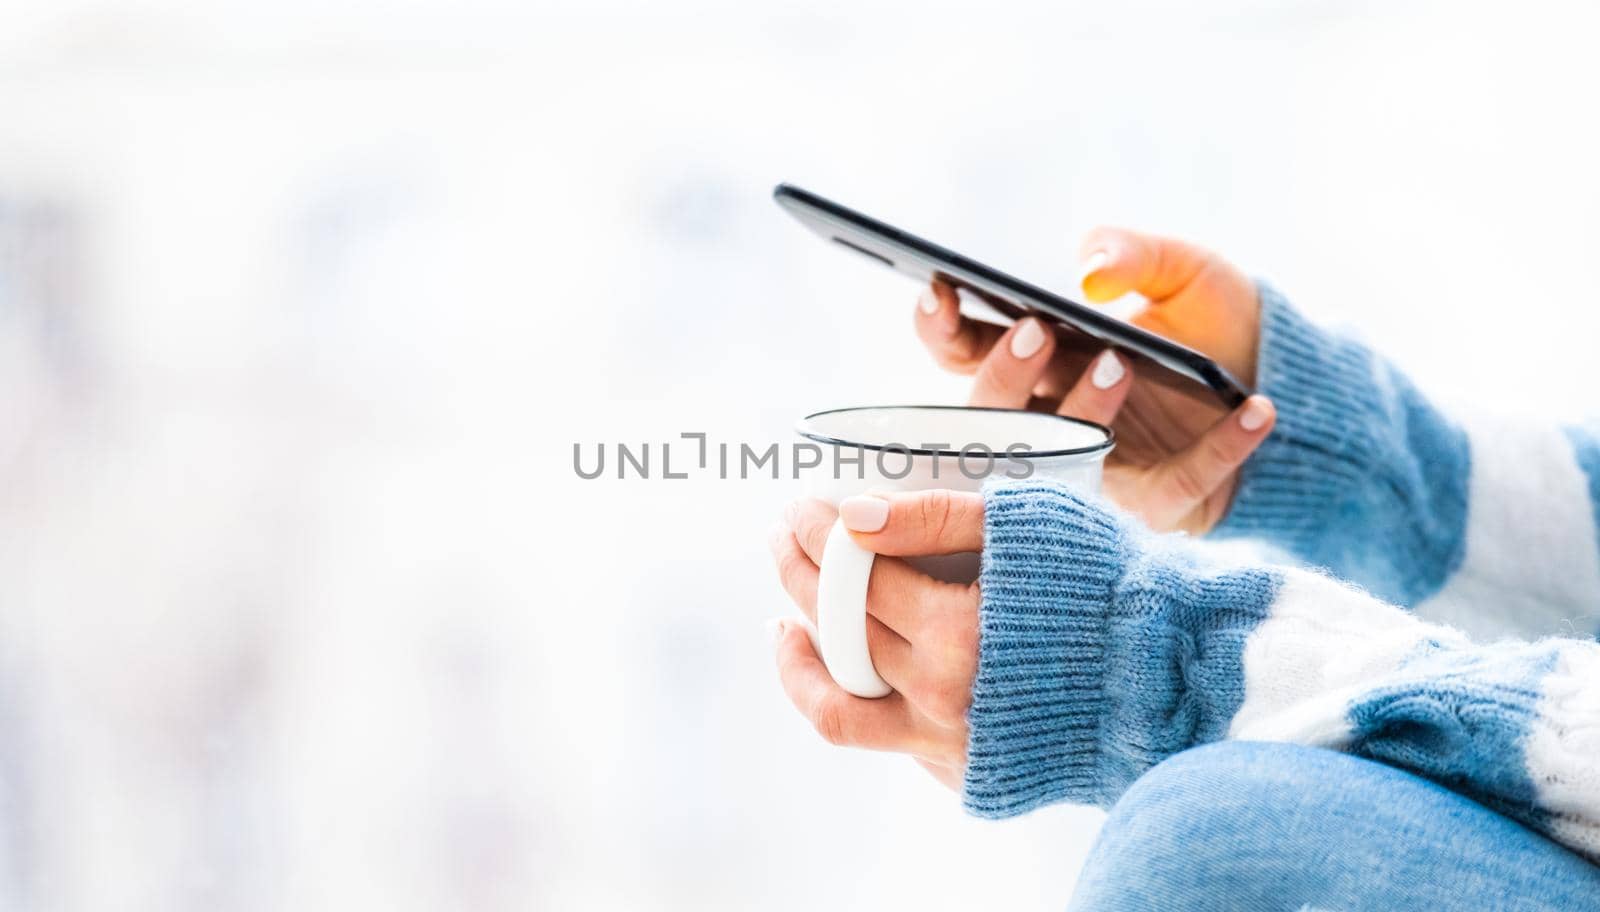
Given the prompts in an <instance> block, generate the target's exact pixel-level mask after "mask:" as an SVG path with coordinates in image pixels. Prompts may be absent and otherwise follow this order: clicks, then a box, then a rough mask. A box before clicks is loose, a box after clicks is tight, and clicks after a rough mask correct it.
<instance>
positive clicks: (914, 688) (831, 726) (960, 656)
mask: <svg viewBox="0 0 1600 912" xmlns="http://www.w3.org/2000/svg"><path fill="white" fill-rule="evenodd" d="M836 516H837V517H841V518H843V520H844V524H845V526H846V527H847V528H849V529H850V530H851V534H852V537H854V538H855V540H856V541H857V542H858V543H860V545H861V546H862V547H863V548H866V549H867V550H869V551H872V552H875V553H876V554H878V555H879V557H878V559H877V560H876V561H874V562H873V567H872V578H871V581H870V582H869V583H868V585H867V646H868V648H869V649H870V650H871V653H872V662H873V664H874V665H875V666H876V667H877V669H878V674H879V675H880V676H881V677H882V678H883V679H884V680H885V681H887V682H888V683H889V686H891V687H893V688H894V693H892V694H890V695H889V696H887V697H884V698H883V699H881V700H868V699H864V698H862V697H856V696H852V695H850V694H848V693H846V692H845V691H844V690H843V689H841V688H840V687H839V685H838V684H835V683H834V681H833V678H832V677H830V676H829V675H828V669H827V668H826V667H824V666H823V664H822V660H821V659H820V658H818V656H817V653H816V650H815V648H814V647H813V646H812V642H811V639H810V637H809V636H808V631H807V630H806V628H805V625H803V624H801V623H799V622H798V621H794V620H791V621H778V622H776V625H777V626H776V629H775V634H774V639H775V641H776V648H777V653H778V655H777V658H778V674H779V676H780V677H781V678H782V679H783V689H784V692H786V693H787V694H788V695H789V699H790V700H791V701H792V702H793V703H794V705H795V708H796V709H798V710H800V712H801V714H803V715H804V716H805V717H806V718H807V719H809V720H811V724H812V725H813V726H815V727H816V729H817V732H818V733H819V734H820V735H822V737H823V738H824V739H825V740H827V741H828V742H829V743H830V744H837V745H847V746H851V747H865V748H871V749H873V750H886V751H896V752H898V753H903V754H910V755H911V756H912V757H914V758H915V759H916V761H917V762H918V763H920V764H921V765H922V766H923V768H924V769H926V770H927V771H928V772H930V773H932V774H933V776H934V778H936V779H938V780H939V781H940V782H942V783H944V784H945V785H947V786H949V787H950V788H952V789H954V790H956V791H960V790H961V783H962V776H963V774H964V773H965V771H966V766H967V707H968V705H969V704H970V703H971V702H972V681H973V678H974V677H975V676H976V675H977V673H978V584H977V583H975V582H974V583H971V584H969V585H961V584H958V583H946V582H941V581H939V580H936V579H934V578H933V577H931V576H928V575H926V574H923V573H920V572H918V571H916V570H914V569H912V568H911V566H910V565H908V564H907V563H906V562H905V561H903V560H898V559H896V558H897V557H920V556H926V555H935V554H958V553H961V552H967V551H979V550H981V549H982V548H983V497H982V496H980V495H978V494H965V493H959V492H956V491H915V492H908V493H897V494H870V495H863V496H859V497H851V498H848V499H846V500H845V501H844V502H843V503H841V504H840V505H839V510H838V512H837V513H835V512H834V510H833V508H832V507H830V506H828V505H827V503H825V502H823V501H820V500H803V501H796V502H795V503H793V504H791V505H790V506H789V509H788V511H787V512H786V513H785V516H784V519H783V521H782V522H780V523H779V524H778V526H777V527H776V528H775V529H774V530H773V535H772V540H771V543H770V544H771V547H772V555H773V559H774V560H775V561H776V562H777V565H778V575H779V577H781V578H782V580H783V587H784V589H786V590H787V591H788V593H789V597H790V598H792V599H794V601H795V604H797V605H799V606H800V610H801V611H803V612H804V613H805V615H806V617H807V618H809V619H810V620H811V621H812V622H813V623H815V622H816V619H817V575H818V572H819V571H818V569H817V568H818V567H820V566H821V564H822V550H823V547H824V546H825V545H826V544H827V541H828V533H829V531H830V530H831V529H832V527H833V521H834V518H835V517H836Z"/></svg>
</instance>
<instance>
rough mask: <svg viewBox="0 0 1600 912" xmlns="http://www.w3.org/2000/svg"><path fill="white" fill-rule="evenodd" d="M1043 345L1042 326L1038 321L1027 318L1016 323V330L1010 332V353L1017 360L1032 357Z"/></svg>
mask: <svg viewBox="0 0 1600 912" xmlns="http://www.w3.org/2000/svg"><path fill="white" fill-rule="evenodd" d="M1043 345H1044V327H1043V326H1040V325H1039V321H1038V320H1035V319H1032V318H1029V319H1026V320H1023V321H1022V322H1021V323H1020V324H1018V325H1017V331H1016V332H1014V333H1012V334H1011V355H1012V357H1015V358H1017V359H1018V360H1026V359H1028V358H1032V357H1033V356H1034V355H1035V354H1037V353H1038V351H1039V349H1040V348H1041V347H1043Z"/></svg>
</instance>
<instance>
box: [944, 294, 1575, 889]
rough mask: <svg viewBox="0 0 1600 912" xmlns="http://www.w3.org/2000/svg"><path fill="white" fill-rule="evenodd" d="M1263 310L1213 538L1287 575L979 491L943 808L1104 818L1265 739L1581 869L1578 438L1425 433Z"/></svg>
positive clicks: (1327, 341)
mask: <svg viewBox="0 0 1600 912" xmlns="http://www.w3.org/2000/svg"><path fill="white" fill-rule="evenodd" d="M1263 306H1264V321H1263V322H1264V327H1265V328H1264V331H1263V338H1262V349H1261V368H1260V376H1261V384H1262V387H1263V390H1264V392H1266V393H1267V394H1268V395H1270V396H1271V397H1272V398H1273V399H1274V401H1275V402H1276V403H1277V405H1278V408H1279V416H1280V417H1279V423H1278V427H1277V429H1276V430H1275V431H1274V433H1273V435H1272V437H1271V438H1270V439H1269V441H1268V442H1267V443H1266V444H1265V445H1264V446H1263V447H1262V448H1261V450H1260V451H1259V452H1258V453H1257V455H1256V456H1254V457H1253V458H1252V460H1251V462H1250V463H1249V464H1248V465H1247V466H1246V468H1245V469H1244V471H1243V472H1242V474H1241V482H1240V488H1239V491H1238V493H1237V495H1236V499H1235V502H1234V505H1233V507H1232V510H1231V512H1230V513H1229V516H1228V518H1227V520H1226V521H1225V523H1224V525H1223V527H1222V528H1221V529H1220V530H1219V532H1220V533H1221V534H1222V535H1224V536H1236V537H1239V536H1249V537H1255V538H1260V539H1264V540H1266V541H1268V542H1270V543H1272V544H1274V545H1275V546H1277V547H1278V548H1280V549H1281V550H1282V551H1283V552H1284V553H1285V554H1286V556H1287V557H1288V558H1290V559H1291V561H1290V563H1291V564H1297V565H1298V566H1294V565H1276V564H1264V563H1248V562H1247V563H1239V562H1237V561H1233V562H1230V561H1226V560H1223V559H1222V558H1221V556H1220V555H1219V553H1218V551H1217V549H1216V548H1214V547H1210V546H1206V545H1203V544H1200V543H1196V542H1193V541H1190V540H1187V539H1185V538H1182V537H1178V536H1165V537H1163V536H1156V535H1153V534H1150V533H1148V532H1146V531H1144V530H1143V529H1142V528H1140V527H1138V526H1137V525H1136V524H1135V523H1134V522H1133V521H1132V520H1129V519H1127V518H1125V517H1124V516H1123V515H1122V514H1120V513H1118V512H1117V511H1116V510H1114V509H1113V508H1111V507H1110V506H1109V505H1107V504H1105V503H1103V502H1101V501H1098V500H1096V499H1092V498H1085V497H1082V496H1080V495H1077V494H1074V493H1072V492H1070V491H1068V490H1066V489H1064V488H1061V487H1057V486H1054V485H1051V484H1049V483H1042V482H1023V483H1018V484H1002V485H996V486H993V487H991V488H989V489H988V490H987V491H986V494H985V500H986V518H985V524H986V529H985V536H986V537H985V548H984V555H983V570H982V576H981V579H980V587H981V589H982V593H983V603H982V611H981V625H982V629H981V646H980V654H979V668H978V675H977V679H976V682H975V684H974V687H973V703H972V708H971V710H970V713H969V722H970V730H971V733H970V741H969V751H968V767H967V773H966V782H965V789H964V800H965V802H966V804H967V806H968V808H969V809H970V810H972V811H973V812H974V813H977V814H980V815H984V816H1007V815H1010V814H1016V813H1020V812H1022V811H1026V810H1028V809H1030V808H1033V807H1036V806H1038V805H1041V804H1045V803H1050V802H1056V801H1072V802H1078V803H1089V804H1097V805H1108V804H1110V803H1111V802H1113V801H1114V800H1115V799H1116V798H1117V796H1118V795H1120V794H1121V793H1122V791H1123V790H1124V789H1126V788H1127V787H1128V786H1129V785H1130V784H1131V783H1132V782H1133V781H1134V779H1136V778H1137V777H1138V776H1139V775H1141V774H1142V773H1143V772H1144V771H1145V770H1147V769H1149V768H1150V767H1151V766H1153V765H1155V764H1156V763H1159V762H1160V761H1161V760H1162V759H1164V758H1166V757H1167V756H1170V755H1172V754H1173V753H1176V752H1178V751H1181V750H1184V749H1186V748H1188V747H1191V746H1194V745H1197V744H1201V743H1205V742H1208V741H1214V740H1218V739H1222V738H1239V739H1250V740H1269V741H1290V742H1295V743H1301V744H1309V745H1317V746H1324V747H1328V748H1333V749H1338V750H1345V751H1350V752H1353V753H1356V754H1360V755H1362V756H1367V757H1372V758H1375V759H1380V760H1383V761H1385V762H1389V763H1392V764H1395V765H1398V766H1401V767H1404V768H1406V769H1409V770H1411V771H1413V772H1416V773H1418V774H1419V775H1423V776H1426V777H1428V778H1431V779H1433V780H1435V781H1437V782H1440V783H1442V784H1444V785H1446V786H1448V787H1451V788H1453V789H1456V790H1458V791H1461V792H1463V793H1465V794H1467V795H1469V796H1471V797H1473V798H1475V799H1477V800H1479V801H1480V802H1482V803H1484V804H1486V805H1488V806H1490V807H1493V808H1496V809H1498V810H1499V811H1501V812H1502V813H1504V814H1506V815H1508V816H1510V817H1513V818H1515V819H1517V820H1520V821H1522V822H1524V823H1526V824H1528V825H1530V826H1533V827H1535V828H1537V829H1539V830H1541V831H1542V832H1545V833H1547V834H1549V835H1550V836H1551V837H1552V838H1554V839H1557V840H1559V841H1561V842H1563V843H1565V844H1567V845H1569V846H1571V847H1573V848H1574V849H1576V850H1578V851H1580V852H1582V853H1584V854H1586V855H1587V856H1588V857H1590V858H1592V859H1597V860H1600V644H1597V643H1596V642H1594V640H1593V639H1592V633H1593V629H1594V624H1593V622H1592V618H1593V617H1594V609H1593V606H1594V605H1595V604H1597V603H1600V548H1597V546H1596V534H1595V523H1596V512H1595V506H1594V504H1595V497H1594V492H1595V491H1596V490H1600V482H1597V472H1596V469H1597V467H1600V448H1597V446H1596V443H1595V439H1594V437H1593V436H1591V435H1589V434H1587V433H1585V432H1583V431H1580V430H1571V429H1569V430H1562V429H1560V428H1548V429H1541V428H1538V427H1532V426H1529V427H1510V426H1508V425H1505V424H1496V423H1492V422H1480V421H1470V420H1468V421H1463V420H1461V419H1459V418H1453V417H1450V416H1448V415H1447V414H1446V413H1445V412H1444V411H1442V410H1440V409H1439V408H1437V407H1436V406H1434V405H1432V404H1430V403H1429V402H1428V401H1427V400H1426V399H1424V398H1423V397H1422V396H1421V395H1420V394H1419V393H1418V392H1417V391H1416V389H1415V388H1414V387H1413V386H1412V385H1411V384H1410V383H1409V382H1407V381H1406V379H1405V378H1404V377H1403V376H1401V375H1400V374H1399V373H1398V372H1397V371H1395V370H1394V369H1393V368H1392V367H1390V366H1388V365H1387V364H1385V363H1384V362H1382V361H1381V360H1380V359H1378V358H1377V357H1376V356H1374V355H1373V354H1372V353H1371V352H1369V351H1368V350H1366V349H1365V348H1363V347H1361V346H1359V345H1357V344H1355V343H1353V342H1350V341H1348V340H1345V339H1341V338H1339V337H1336V336H1333V335H1331V334H1328V333H1326V332H1325V331H1323V330H1321V329H1319V328H1317V327H1314V326H1312V325H1311V324H1310V323H1308V322H1307V321H1305V320H1304V319H1303V318H1302V317H1301V316H1300V315H1298V314H1297V313H1296V312H1295V311H1293V310H1292V309H1291V308H1290V307H1289V306H1288V305H1287V304H1286V303H1285V302H1284V301H1283V300H1282V299H1281V298H1280V297H1279V296H1277V295H1276V294H1275V293H1274V292H1272V291H1271V290H1270V289H1263ZM1330 573H1331V574H1337V575H1338V576H1341V577H1344V578H1346V579H1350V580H1352V581H1354V582H1355V583H1357V584H1359V585H1360V586H1362V587H1365V588H1364V589H1363V588H1356V587H1355V586H1352V585H1349V584H1346V583H1343V582H1339V581H1337V580H1336V579H1335V578H1334V577H1333V576H1332V575H1330ZM1554 577H1559V579H1558V578H1554ZM1369 592H1370V593H1371V594H1369ZM1397 605H1405V606H1408V609H1409V610H1408V609H1403V608H1401V607H1396V606H1397ZM1574 632H1579V633H1581V634H1583V637H1582V638H1577V637H1572V636H1571V634H1572V633H1574ZM1548 634H1556V635H1561V634H1566V635H1567V636H1565V637H1560V636H1557V637H1556V638H1544V639H1540V638H1539V637H1541V636H1544V635H1548ZM1508 635H1515V636H1516V637H1519V638H1511V637H1509V636H1508ZM1474 637H1476V638H1474ZM1491 637H1499V638H1501V639H1499V640H1498V641H1496V642H1492V643H1488V642H1483V640H1485V639H1488V638H1491Z"/></svg>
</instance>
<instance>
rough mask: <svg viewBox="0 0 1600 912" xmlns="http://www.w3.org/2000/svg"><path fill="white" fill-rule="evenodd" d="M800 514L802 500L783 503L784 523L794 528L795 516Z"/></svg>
mask: <svg viewBox="0 0 1600 912" xmlns="http://www.w3.org/2000/svg"><path fill="white" fill-rule="evenodd" d="M798 515H800V501H798V500H791V501H789V502H788V503H786V504H784V505H783V524H784V525H786V526H788V527H789V528H791V529H792V528H794V518H795V517H796V516H798Z"/></svg>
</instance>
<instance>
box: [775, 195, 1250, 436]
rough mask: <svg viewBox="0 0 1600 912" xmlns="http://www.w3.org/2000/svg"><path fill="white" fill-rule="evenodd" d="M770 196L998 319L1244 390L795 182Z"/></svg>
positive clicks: (1189, 382)
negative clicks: (1041, 325)
mask: <svg viewBox="0 0 1600 912" xmlns="http://www.w3.org/2000/svg"><path fill="white" fill-rule="evenodd" d="M772 197H773V199H775V200H777V202H778V205H780V206H782V207H783V208H784V209H786V210H788V212H789V214H791V215H793V216H794V217H795V218H797V219H799V220H800V221H801V223H802V224H804V225H805V226H806V227H807V228H810V229H811V230H812V231H814V232H816V233H817V234H819V235H821V236H822V237H823V238H825V239H827V240H829V241H831V242H833V243H834V244H837V245H839V246H840V247H844V248H846V249H849V250H853V251H855V252H856V253H858V254H860V255H862V256H864V257H866V258H867V259H869V260H874V261H876V262H878V263H880V264H882V265H884V266H888V267H889V268H890V269H894V270H896V271H898V272H903V273H905V274H906V275H908V276H911V277H912V278H915V279H917V280H919V281H922V282H930V281H932V280H933V279H939V280H940V281H943V282H945V283H947V284H949V285H952V286H954V287H955V288H956V289H957V291H958V292H962V293H964V294H963V297H966V296H967V295H971V296H973V297H976V298H977V299H978V300H979V301H981V302H982V303H983V304H984V305H986V306H987V307H989V308H991V309H993V310H994V311H996V312H997V313H998V314H999V315H1000V316H1001V317H1002V318H1004V319H1009V320H1018V319H1020V318H1022V317H1025V316H1028V315H1030V314H1032V315H1037V316H1039V317H1042V318H1044V319H1045V320H1046V321H1047V322H1051V323H1054V324H1056V325H1058V326H1064V327H1067V328H1068V329H1070V330H1072V331H1073V333H1069V334H1066V335H1065V336H1062V335H1061V334H1058V337H1061V338H1064V339H1065V340H1066V341H1068V342H1069V343H1070V342H1072V341H1073V340H1072V338H1071V336H1072V335H1074V334H1076V335H1077V336H1078V339H1077V341H1079V342H1080V343H1084V344H1081V345H1080V346H1079V347H1081V348H1085V349H1086V350H1087V349H1092V350H1094V351H1098V350H1099V349H1101V348H1105V347H1106V346H1112V347H1115V348H1116V349H1118V350H1119V351H1121V352H1122V353H1123V354H1125V355H1129V356H1131V358H1132V359H1133V360H1135V361H1139V362H1145V363H1148V364H1153V365H1155V366H1156V367H1158V368H1160V370H1159V371H1157V372H1155V373H1151V372H1148V371H1141V372H1140V376H1143V377H1148V378H1149V379H1151V380H1154V381H1157V382H1161V383H1162V384H1163V385H1165V386H1169V387H1171V388H1173V389H1176V390H1179V391H1180V392H1186V393H1190V394H1198V395H1199V396H1204V395H1206V392H1205V391H1206V390H1209V391H1210V395H1211V396H1213V397H1215V398H1217V399H1220V400H1221V401H1222V404H1223V405H1225V406H1227V407H1228V408H1233V407H1234V406H1237V405H1238V404H1239V403H1241V402H1243V401H1244V400H1245V398H1246V397H1248V396H1249V395H1250V392H1251V391H1250V390H1249V389H1247V388H1246V387H1245V386H1244V385H1243V384H1242V383H1240V382H1239V381H1238V380H1236V379H1234V377H1233V375H1232V374H1229V373H1228V372H1227V371H1226V370H1224V369H1223V367H1222V365H1220V364H1218V363H1217V362H1215V361H1213V360H1211V359H1210V358H1207V357H1206V356H1205V355H1202V354H1200V353H1199V352H1197V351H1195V350H1193V349H1191V348H1186V347H1185V346H1182V345H1179V344H1178V343H1176V342H1173V341H1172V340H1170V339H1165V338H1162V337H1161V336H1158V335H1156V334H1155V333H1152V332H1149V331H1148V330H1144V329H1140V328H1139V327H1137V326H1134V325H1133V324H1131V323H1128V322H1126V321H1123V320H1119V319H1117V318H1116V317H1112V316H1109V315H1107V314H1104V313H1101V312H1100V311H1098V310H1095V309H1093V308H1090V307H1085V306H1084V305H1082V304H1079V303H1077V302H1075V301H1069V300H1067V299H1066V298H1064V297H1062V296H1060V295H1058V294H1052V293H1051V292H1048V291H1045V290H1044V289H1043V288H1040V287H1038V286H1037V285H1030V284H1028V283H1027V282H1024V281H1022V280H1021V279H1017V278H1013V277H1011V276H1009V275H1006V274H1005V273H1003V272H1001V271H1000V270H998V269H992V268H990V267H988V266H985V265H983V264H982V263H979V262H977V261H976V260H970V259H967V258H966V257H964V256H962V255H961V254H959V253H956V252H955V251H953V250H947V249H946V248H944V247H941V246H939V245H938V244H935V243H933V242H932V241H925V240H923V239H922V238H919V237H917V236H916V235H914V234H911V233H910V232H907V231H902V230H900V229H899V228H895V227H894V226H892V225H888V224H885V223H883V222H880V221H878V220H877V219H875V218H871V217H870V216H866V215H862V214H861V213H859V212H856V211H854V210H852V209H847V208H845V207H844V206H841V205H839V204H838V203H835V202H833V201H832V200H827V199H823V198H822V197H820V196H817V195H816V194H815V193H810V192H808V191H805V190H802V189H800V188H799V187H793V186H790V185H789V184H779V185H778V186H777V187H776V188H775V189H774V190H773V191H772Z"/></svg>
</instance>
